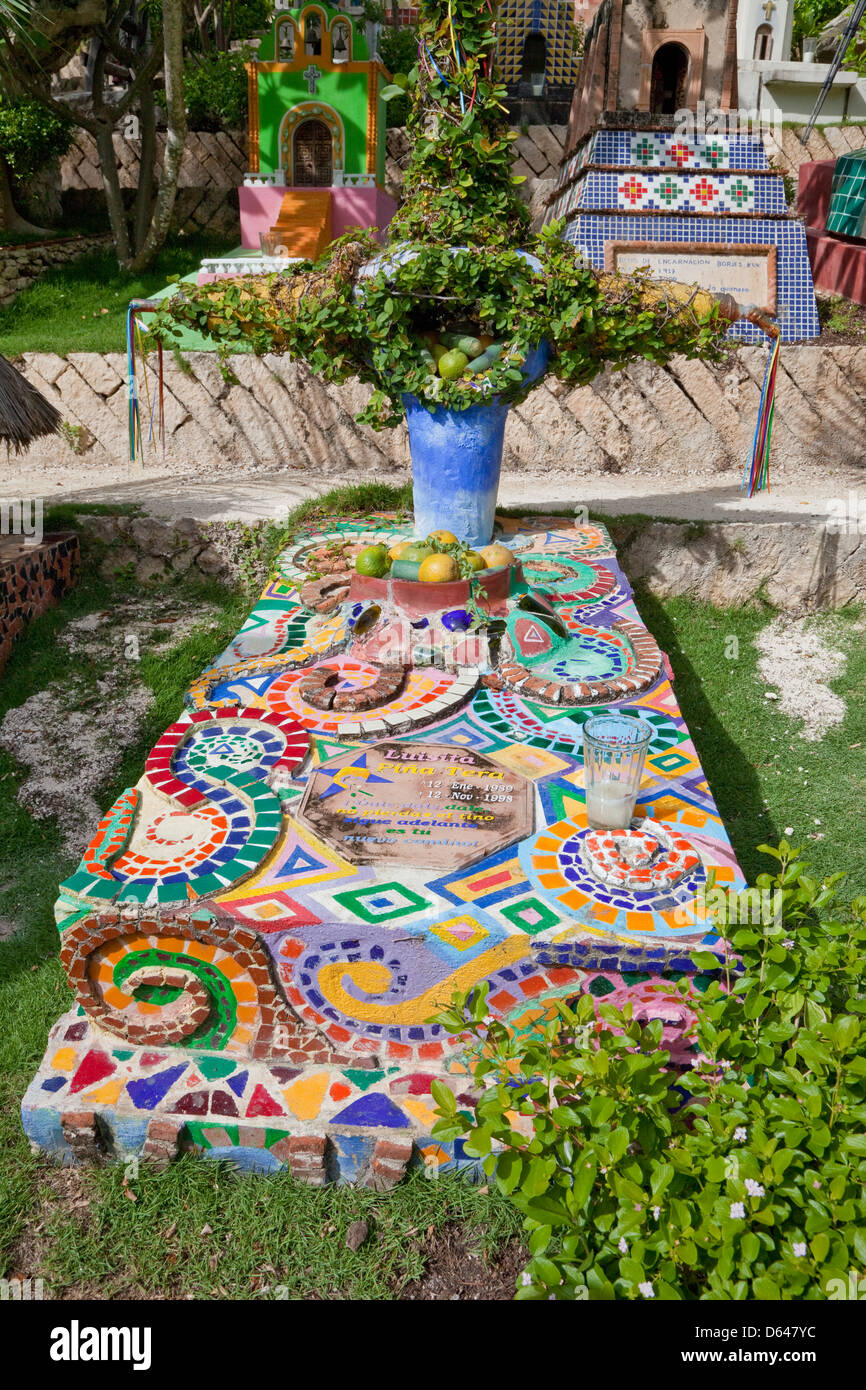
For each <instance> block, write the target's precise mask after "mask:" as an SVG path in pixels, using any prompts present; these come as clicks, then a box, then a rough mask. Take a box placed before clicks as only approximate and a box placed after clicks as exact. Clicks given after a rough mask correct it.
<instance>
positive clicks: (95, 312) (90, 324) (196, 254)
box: [0, 236, 236, 357]
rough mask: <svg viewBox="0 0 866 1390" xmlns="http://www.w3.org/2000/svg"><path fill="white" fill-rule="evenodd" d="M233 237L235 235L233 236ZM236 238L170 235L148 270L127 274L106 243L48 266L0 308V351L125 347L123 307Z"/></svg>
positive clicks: (13, 353)
mask: <svg viewBox="0 0 866 1390" xmlns="http://www.w3.org/2000/svg"><path fill="white" fill-rule="evenodd" d="M235 240H236V239H235ZM233 244H234V241H227V240H226V239H225V238H214V237H206V236H195V237H192V236H190V237H179V236H178V237H174V238H172V239H171V240H170V241H169V242H168V243H167V244H166V246H165V247H164V248H163V250H162V251H161V252H160V254H159V256H158V257H157V258H156V260H155V262H154V264H153V266H152V267H151V269H150V270H148V271H145V272H143V273H142V274H140V275H134V276H131V275H128V274H127V272H126V271H123V270H121V269H120V268H119V266H118V264H117V259H116V257H115V255H114V252H113V251H112V250H111V249H110V248H106V249H105V250H104V251H98V252H94V253H92V254H91V255H87V256H82V257H81V259H80V260H77V261H73V262H72V264H71V265H64V266H62V267H61V268H59V269H57V270H52V271H50V272H49V273H48V274H47V275H45V276H43V278H42V279H41V280H37V281H36V282H35V283H34V284H33V285H31V286H30V287H29V289H26V290H22V291H21V293H20V294H18V295H16V297H15V299H14V300H13V301H12V303H11V304H8V305H6V306H5V307H3V308H0V352H2V353H3V354H4V356H6V357H15V356H17V355H18V354H19V353H22V352H59V353H67V352H123V351H125V347H126V310H127V306H128V304H129V301H130V300H131V299H146V298H147V297H148V295H150V294H152V293H154V292H155V291H156V290H160V289H162V288H163V287H164V285H165V283H166V280H167V279H168V277H169V276H170V275H180V276H183V275H189V274H190V273H191V272H192V271H194V270H197V269H198V267H199V263H200V261H201V259H202V257H203V256H219V255H224V254H225V252H226V251H229V250H231V249H232V246H233Z"/></svg>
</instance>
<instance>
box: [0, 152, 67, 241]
mask: <svg viewBox="0 0 866 1390" xmlns="http://www.w3.org/2000/svg"><path fill="white" fill-rule="evenodd" d="M0 230H2V231H4V232H17V233H21V234H25V235H30V236H34V237H44V236H53V235H55V234H54V233H53V232H50V231H48V230H47V228H45V227H37V226H35V225H34V224H33V223H32V222H28V221H27V218H26V217H22V216H21V213H20V212H19V211H18V209H17V208H16V206H15V198H14V195H13V193H12V179H11V177H10V174H9V165H8V164H7V163H6V160H5V159H4V158H3V156H2V155H0Z"/></svg>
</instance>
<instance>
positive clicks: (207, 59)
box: [184, 48, 251, 130]
mask: <svg viewBox="0 0 866 1390" xmlns="http://www.w3.org/2000/svg"><path fill="white" fill-rule="evenodd" d="M250 56H251V50H250V49H246V48H245V49H241V50H232V51H231V52H229V53H208V54H204V55H202V54H196V55H195V56H194V57H192V58H190V59H189V60H188V61H187V63H186V65H185V67H184V86H185V90H186V109H187V115H188V117H189V124H190V128H191V129H193V130H239V129H241V128H242V127H243V126H245V125H246V123H247V110H248V98H247V73H246V68H245V67H244V63H245V62H247V61H248V60H249V58H250Z"/></svg>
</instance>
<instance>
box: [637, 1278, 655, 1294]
mask: <svg viewBox="0 0 866 1390" xmlns="http://www.w3.org/2000/svg"><path fill="white" fill-rule="evenodd" d="M638 1289H639V1290H640V1292H641V1293H642V1294H643V1296H644V1298H655V1291H654V1289H653V1286H652V1284H651V1283H650V1282H649V1280H647V1281H646V1282H645V1283H643V1284H638Z"/></svg>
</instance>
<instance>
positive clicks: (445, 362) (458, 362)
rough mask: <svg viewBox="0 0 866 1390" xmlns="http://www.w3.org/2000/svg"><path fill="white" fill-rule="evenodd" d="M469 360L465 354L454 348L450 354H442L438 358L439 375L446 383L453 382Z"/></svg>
mask: <svg viewBox="0 0 866 1390" xmlns="http://www.w3.org/2000/svg"><path fill="white" fill-rule="evenodd" d="M468 361H469V358H468V357H467V356H466V353H465V352H460V350H459V348H454V349H453V350H452V351H451V352H443V354H442V356H441V357H440V358H439V375H440V376H441V377H444V378H445V380H446V381H454V380H456V378H457V377H458V376H460V375H461V374H462V372H463V368H464V367H465V366H466V363H467V362H468Z"/></svg>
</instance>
